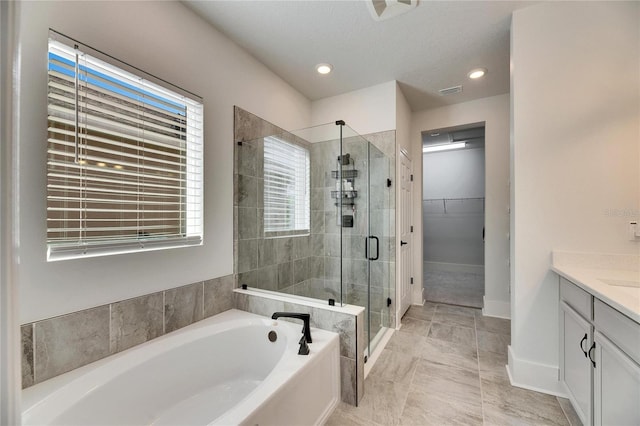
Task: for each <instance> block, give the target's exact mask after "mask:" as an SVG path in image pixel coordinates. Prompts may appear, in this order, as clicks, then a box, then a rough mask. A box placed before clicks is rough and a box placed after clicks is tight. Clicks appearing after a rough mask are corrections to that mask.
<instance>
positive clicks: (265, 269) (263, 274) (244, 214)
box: [233, 108, 316, 294]
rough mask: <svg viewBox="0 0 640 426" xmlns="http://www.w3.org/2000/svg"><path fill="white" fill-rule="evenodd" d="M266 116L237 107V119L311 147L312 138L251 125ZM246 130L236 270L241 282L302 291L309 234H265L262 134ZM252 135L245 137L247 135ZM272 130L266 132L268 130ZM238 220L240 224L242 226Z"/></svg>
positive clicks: (237, 170)
mask: <svg viewBox="0 0 640 426" xmlns="http://www.w3.org/2000/svg"><path fill="white" fill-rule="evenodd" d="M254 121H263V120H261V119H259V118H257V117H255V116H253V118H252V117H251V115H249V113H247V112H245V111H243V110H241V109H239V108H236V123H237V124H238V123H239V125H240V126H241V127H242V126H249V127H250V128H255V129H256V131H257V132H262V131H264V130H271V131H273V132H274V133H271V134H276V135H278V136H279V137H280V138H282V139H283V140H285V141H287V142H290V143H294V144H297V145H300V146H303V147H305V148H307V149H310V145H309V143H308V142H306V141H304V140H302V139H300V138H298V137H296V136H294V135H291V134H289V133H286V132H284V131H282V130H280V129H278V128H276V127H275V126H272V128H270V127H269V126H268V125H266V126H253V127H252V124H251V123H253V122H254ZM256 134H259V133H253V134H251V133H250V132H247V131H245V133H244V137H243V139H241V140H236V142H235V149H234V153H235V167H234V175H233V176H234V217H236V218H237V220H236V223H235V231H234V249H235V250H236V256H235V259H237V262H236V263H235V268H236V269H235V271H236V272H237V273H238V282H239V284H246V285H248V286H249V287H256V288H260V289H263V290H275V291H280V292H284V293H292V294H300V291H301V290H299V289H298V288H299V287H301V286H302V287H303V288H304V286H305V283H306V282H307V281H308V280H309V278H310V277H311V276H312V275H313V271H315V270H316V269H314V265H312V264H311V263H310V259H309V258H310V253H311V252H312V239H311V236H310V235H301V236H279V237H277V238H273V237H265V232H264V197H263V190H264V166H263V164H264V140H263V139H262V138H261V137H254V136H255V135H256ZM249 135H250V137H252V139H246V137H248V136H249ZM267 136H268V135H267ZM239 224H240V226H239Z"/></svg>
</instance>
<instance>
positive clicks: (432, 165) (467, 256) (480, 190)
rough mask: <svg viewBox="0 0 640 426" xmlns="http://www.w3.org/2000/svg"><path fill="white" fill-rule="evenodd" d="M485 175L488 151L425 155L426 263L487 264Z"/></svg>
mask: <svg viewBox="0 0 640 426" xmlns="http://www.w3.org/2000/svg"><path fill="white" fill-rule="evenodd" d="M484 175H485V165H484V148H476V149H463V150H457V151H443V152H435V153H428V154H424V155H423V186H422V192H423V202H422V203H423V218H422V220H423V233H422V235H423V244H424V249H423V250H424V251H423V256H424V261H426V262H438V263H455V264H465V265H484V243H483V241H482V229H483V227H484V200H468V199H467V198H484V196H485V189H484V188H485V186H484ZM443 198H444V199H451V198H463V199H466V200H450V201H442V199H443ZM433 200H438V201H433ZM445 203H446V205H445ZM445 207H446V209H445Z"/></svg>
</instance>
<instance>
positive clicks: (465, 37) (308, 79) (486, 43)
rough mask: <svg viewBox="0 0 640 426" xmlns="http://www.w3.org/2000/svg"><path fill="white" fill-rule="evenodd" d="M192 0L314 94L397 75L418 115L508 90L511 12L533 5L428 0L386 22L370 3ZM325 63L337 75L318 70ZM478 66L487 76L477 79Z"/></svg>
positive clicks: (193, 6)
mask: <svg viewBox="0 0 640 426" xmlns="http://www.w3.org/2000/svg"><path fill="white" fill-rule="evenodd" d="M183 3H184V4H186V5H187V7H189V8H191V9H192V10H194V11H195V12H196V13H198V14H199V15H201V16H202V17H203V18H204V19H206V20H208V21H209V22H211V24H213V26H215V27H216V28H217V29H218V30H220V31H222V32H223V33H224V34H226V35H227V36H228V37H229V38H231V39H232V40H234V41H235V42H236V43H237V44H238V45H240V46H241V47H243V48H244V49H245V50H247V51H248V52H250V53H251V54H252V55H253V56H254V57H256V58H257V59H258V60H259V61H260V62H262V63H263V64H265V65H266V66H267V67H268V68H270V69H271V70H272V71H273V72H274V73H276V74H277V75H279V76H280V77H281V78H283V79H284V80H286V81H287V82H288V83H289V84H291V86H293V87H294V88H296V89H297V90H298V91H300V92H301V93H303V94H304V95H305V96H306V97H308V98H309V99H310V100H317V99H321V98H325V97H329V96H334V95H338V94H341V93H346V92H350V91H353V90H357V89H362V88H365V87H369V86H373V85H376V84H380V83H384V82H388V81H391V80H397V81H398V82H399V83H400V87H401V89H402V92H403V93H404V95H405V97H406V98H407V101H408V102H409V105H410V106H411V109H412V110H413V111H419V110H423V109H427V108H433V107H437V106H443V105H449V104H454V103H459V102H466V101H470V100H473V99H479V98H484V97H487V96H494V95H499V94H503V93H507V92H508V91H509V27H510V23H511V13H512V12H513V11H514V10H515V9H519V8H522V7H526V6H528V5H530V4H532V2H523V1H420V2H419V3H418V6H417V7H416V8H415V9H413V10H412V11H410V12H409V13H406V14H403V15H400V16H397V17H394V18H391V19H389V20H386V21H379V22H377V21H374V20H373V18H372V17H371V14H370V12H369V10H368V9H367V5H366V2H365V1H364V0H352V1H326V0H325V1H308V0H289V1H265V0H262V1H238V0H236V1H231V0H229V1H183ZM322 62H328V63H330V64H332V65H333V67H334V70H333V72H332V73H331V74H329V75H324V76H323V75H320V74H318V73H317V72H316V71H315V65H316V64H318V63H322ZM476 67H483V68H487V69H488V73H487V75H486V76H485V77H483V78H482V79H479V80H470V79H468V78H467V73H468V72H469V71H470V70H471V69H473V68H476ZM459 84H462V85H463V91H462V92H461V93H458V94H453V95H448V96H441V95H440V94H439V93H438V90H440V89H443V88H448V87H451V86H456V85H459Z"/></svg>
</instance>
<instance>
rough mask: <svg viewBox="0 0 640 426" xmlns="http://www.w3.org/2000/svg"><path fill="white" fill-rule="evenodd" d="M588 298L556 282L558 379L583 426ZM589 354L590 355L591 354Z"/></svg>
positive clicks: (588, 406)
mask: <svg viewBox="0 0 640 426" xmlns="http://www.w3.org/2000/svg"><path fill="white" fill-rule="evenodd" d="M592 304H593V302H592V296H591V295H590V294H588V293H587V292H585V291H584V290H582V289H580V288H578V287H577V286H575V285H574V284H571V283H570V282H569V281H567V280H565V279H564V278H561V282H560V380H561V381H562V382H563V383H564V384H565V387H566V390H567V394H568V396H569V400H570V401H571V403H572V404H573V408H574V409H575V410H576V413H577V414H578V417H580V420H581V421H582V423H583V424H585V425H590V424H592V422H591V413H592V403H591V402H592V400H593V396H592V390H593V375H592V374H591V369H592V363H591V360H590V359H589V349H590V348H591V346H592V345H593V325H592V317H593V315H592V308H591V307H592ZM592 353H593V352H592Z"/></svg>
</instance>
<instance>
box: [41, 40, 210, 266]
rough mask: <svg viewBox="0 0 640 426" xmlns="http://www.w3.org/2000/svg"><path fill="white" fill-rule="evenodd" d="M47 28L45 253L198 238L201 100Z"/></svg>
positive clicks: (95, 251) (57, 255)
mask: <svg viewBox="0 0 640 426" xmlns="http://www.w3.org/2000/svg"><path fill="white" fill-rule="evenodd" d="M54 38H56V39H59V38H60V36H59V35H57V34H55V35H54V36H52V38H50V40H49V60H48V141H47V147H48V148H47V242H48V249H49V250H48V251H49V253H48V254H49V256H48V258H49V260H58V259H63V258H68V257H78V256H86V255H89V256H91V255H101V254H108V253H114V252H123V251H124V252H126V251H137V250H146V249H157V248H166V247H174V246H181V245H192V244H200V243H201V241H202V196H203V194H202V174H203V173H202V172H203V165H202V140H203V126H202V112H203V111H202V110H203V106H202V103H201V102H200V101H198V100H193V99H190V98H188V97H186V96H183V95H180V94H177V93H175V92H173V91H170V90H167V89H165V88H163V87H161V86H159V85H157V84H155V83H152V82H151V81H149V80H147V79H145V78H142V77H139V76H136V75H134V74H132V73H130V72H128V71H125V70H123V69H120V68H119V67H116V66H114V65H112V64H110V63H107V62H105V61H102V60H100V59H98V58H96V57H94V56H91V55H90V54H88V53H86V52H85V50H88V49H84V48H78V47H77V46H74V47H70V46H68V45H67V44H65V43H62V42H60V41H57V40H54ZM113 62H115V60H114V61H113Z"/></svg>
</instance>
